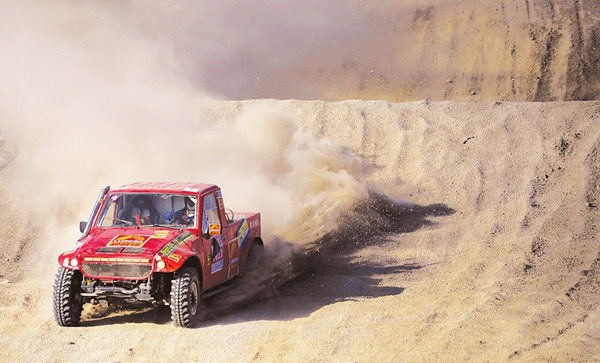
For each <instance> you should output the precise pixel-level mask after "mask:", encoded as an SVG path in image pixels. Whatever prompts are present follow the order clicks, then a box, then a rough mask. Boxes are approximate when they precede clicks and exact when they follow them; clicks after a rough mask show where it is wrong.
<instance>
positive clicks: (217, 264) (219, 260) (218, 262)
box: [210, 238, 223, 274]
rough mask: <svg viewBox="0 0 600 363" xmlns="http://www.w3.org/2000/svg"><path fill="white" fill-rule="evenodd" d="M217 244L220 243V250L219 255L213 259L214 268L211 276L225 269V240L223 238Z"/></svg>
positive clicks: (211, 270) (211, 268)
mask: <svg viewBox="0 0 600 363" xmlns="http://www.w3.org/2000/svg"><path fill="white" fill-rule="evenodd" d="M217 243H219V247H220V248H219V253H217V255H216V256H215V257H214V258H213V259H212V266H211V267H210V273H211V274H214V273H215V272H218V271H221V270H222V269H223V239H222V238H221V239H220V240H219V241H217Z"/></svg>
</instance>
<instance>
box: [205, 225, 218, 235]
mask: <svg viewBox="0 0 600 363" xmlns="http://www.w3.org/2000/svg"><path fill="white" fill-rule="evenodd" d="M208 231H209V232H208V233H209V234H210V235H211V236H218V235H220V234H221V225H220V224H211V225H209V227H208Z"/></svg>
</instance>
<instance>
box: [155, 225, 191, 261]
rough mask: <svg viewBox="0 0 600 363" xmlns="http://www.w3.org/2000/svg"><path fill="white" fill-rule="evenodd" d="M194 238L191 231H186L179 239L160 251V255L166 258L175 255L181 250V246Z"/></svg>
mask: <svg viewBox="0 0 600 363" xmlns="http://www.w3.org/2000/svg"><path fill="white" fill-rule="evenodd" d="M193 237H194V235H193V234H192V233H190V232H189V231H185V232H183V233H182V234H180V235H179V236H178V237H177V238H175V239H174V240H172V241H171V242H169V243H167V244H166V245H165V246H164V247H163V248H162V249H161V250H160V251H158V253H160V254H161V255H163V256H165V257H169V256H171V255H172V254H173V252H175V250H176V249H178V248H179V246H181V245H183V244H184V243H186V242H187V241H189V240H190V239H192V238H193ZM180 258H181V257H180Z"/></svg>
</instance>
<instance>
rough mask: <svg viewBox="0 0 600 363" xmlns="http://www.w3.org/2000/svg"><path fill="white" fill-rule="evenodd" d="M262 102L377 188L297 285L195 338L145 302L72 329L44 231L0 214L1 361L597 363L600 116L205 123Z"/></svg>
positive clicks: (373, 113) (502, 106) (313, 115)
mask: <svg viewBox="0 0 600 363" xmlns="http://www.w3.org/2000/svg"><path fill="white" fill-rule="evenodd" d="M255 103H266V104H269V105H273V106H275V107H278V108H282V109H284V110H287V111H288V112H289V113H290V114H291V115H292V116H293V118H294V120H296V123H297V125H298V127H299V128H300V129H302V130H305V131H308V132H310V133H312V134H313V135H315V136H317V137H319V138H329V139H331V140H333V141H334V142H336V143H338V144H340V145H342V146H344V147H345V148H346V149H347V150H349V151H352V152H354V153H356V154H357V155H359V156H360V157H361V159H362V160H363V163H364V171H363V173H362V178H363V179H364V181H365V183H366V184H367V185H368V186H369V189H370V194H369V198H368V199H367V200H365V201H363V202H361V203H357V204H356V205H355V206H354V207H353V208H352V209H350V210H348V211H346V213H345V214H344V216H343V217H342V218H341V219H340V220H339V228H338V230H337V231H336V232H334V233H330V234H328V235H327V236H325V237H323V238H321V239H319V240H317V241H314V243H313V244H312V247H313V249H312V250H311V251H309V252H308V253H307V254H305V255H303V256H302V257H299V256H295V257H294V258H293V259H292V260H291V262H292V263H293V264H294V266H295V267H294V270H295V272H296V273H295V274H293V275H289V276H288V277H292V278H289V281H287V282H286V283H284V284H281V285H278V288H277V289H276V290H275V291H272V290H269V289H268V290H269V293H268V294H264V295H263V296H262V298H261V299H258V301H256V300H248V299H246V300H245V302H244V303H243V304H236V305H227V301H228V299H229V298H232V297H235V294H239V292H236V291H235V290H232V291H230V292H229V293H228V294H229V295H221V296H220V297H218V298H216V299H214V300H212V301H210V302H209V303H207V305H206V306H205V307H204V309H205V310H204V311H205V317H204V319H203V321H202V322H201V323H199V324H198V325H197V326H195V327H194V328H193V329H179V328H175V327H174V326H172V325H171V323H170V316H169V311H168V309H164V308H147V307H134V306H132V307H127V308H125V309H120V310H114V309H108V310H102V309H91V308H89V307H88V308H87V309H86V311H85V314H84V318H83V321H82V322H81V324H80V326H79V327H75V328H61V327H59V326H57V325H56V324H55V323H54V321H53V319H52V313H51V289H52V280H53V274H54V272H55V270H56V267H57V265H55V262H54V261H53V259H54V257H52V256H50V257H47V256H41V255H40V254H39V250H40V248H39V247H40V245H44V243H45V242H44V241H46V240H48V237H49V236H48V235H47V234H45V233H48V232H46V231H45V230H43V229H42V230H40V229H36V228H30V226H31V224H30V223H31V222H32V221H23V220H22V219H20V218H17V216H15V214H13V213H2V214H1V215H0V228H1V230H2V234H3V235H4V236H5V238H3V239H2V245H1V247H0V257H1V258H2V265H1V266H0V282H3V283H2V284H0V360H2V361H3V362H17V361H44V362H64V361H67V360H69V361H73V360H75V361H78V362H100V361H102V362H142V361H185V360H191V361H200V360H203V361H208V362H228V361H241V362H250V361H257V362H281V361H285V362H321V361H322V362H353V361H354V362H375V361H380V362H392V361H394V362H397V361H415V362H419V361H477V362H481V361H492V362H500V361H515V362H540V361H547V362H564V361H576V362H590V361H600V348H599V347H600V328H599V326H600V311H599V310H598V307H599V299H598V293H599V288H600V280H599V278H600V262H599V261H600V244H599V243H598V240H597V235H598V230H597V224H598V221H599V217H600V215H599V213H600V212H599V209H598V208H599V206H600V169H599V168H598V162H599V157H600V128H599V127H598V122H599V120H598V118H599V117H600V103H599V102H596V101H590V102H566V103H565V102H558V103H505V102H502V103H500V102H495V103H479V104H473V103H457V102H440V103H437V102H426V101H423V102H412V103H388V102H385V101H344V102H337V103H328V102H321V101H274V100H266V101H245V102H234V101H228V102H215V103H212V104H209V105H208V106H206V110H207V112H208V114H209V115H211V116H210V117H209V118H211V122H214V123H218V122H227V121H228V120H231V119H233V118H234V117H236V116H237V115H238V114H239V113H240V112H241V111H242V110H243V109H245V108H246V107H247V106H248V105H249V104H255ZM18 166H19V164H18V163H16V162H15V163H9V164H8V165H7V166H5V167H4V168H3V169H2V170H1V172H0V183H3V181H7V180H9V179H10V178H11V177H14V175H17V172H18ZM1 185H5V184H0V186H1ZM0 189H2V188H1V187H0ZM5 192H6V191H4V193H5ZM2 195H3V194H0V196H2ZM4 196H6V195H5V194H4ZM91 197H92V198H93V197H94V196H91ZM2 200H4V202H2V208H3V209H2V210H3V212H4V211H14V210H15V209H14V205H10V202H7V201H6V200H10V199H7V198H0V201H2ZM64 218H65V220H66V224H65V225H68V226H69V227H68V228H69V229H76V228H77V227H76V225H77V219H76V218H75V217H74V216H70V217H69V216H66V217H64ZM28 226H29V228H28ZM52 233H60V230H53V231H52ZM6 236H10V237H9V238H6ZM54 249H56V248H54ZM42 250H44V249H42ZM48 250H49V251H52V252H51V253H49V254H50V255H51V254H52V253H54V251H53V249H52V248H46V249H45V250H44V251H48ZM6 281H9V282H6Z"/></svg>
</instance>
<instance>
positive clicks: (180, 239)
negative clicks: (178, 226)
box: [173, 231, 194, 246]
mask: <svg viewBox="0 0 600 363" xmlns="http://www.w3.org/2000/svg"><path fill="white" fill-rule="evenodd" d="M193 237H194V235H193V234H192V233H191V232H189V231H185V232H183V233H182V234H180V235H179V237H177V238H175V239H174V240H173V242H175V243H177V244H178V245H180V246H181V245H182V244H184V243H186V242H187V241H188V240H190V239H192V238H193Z"/></svg>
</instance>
